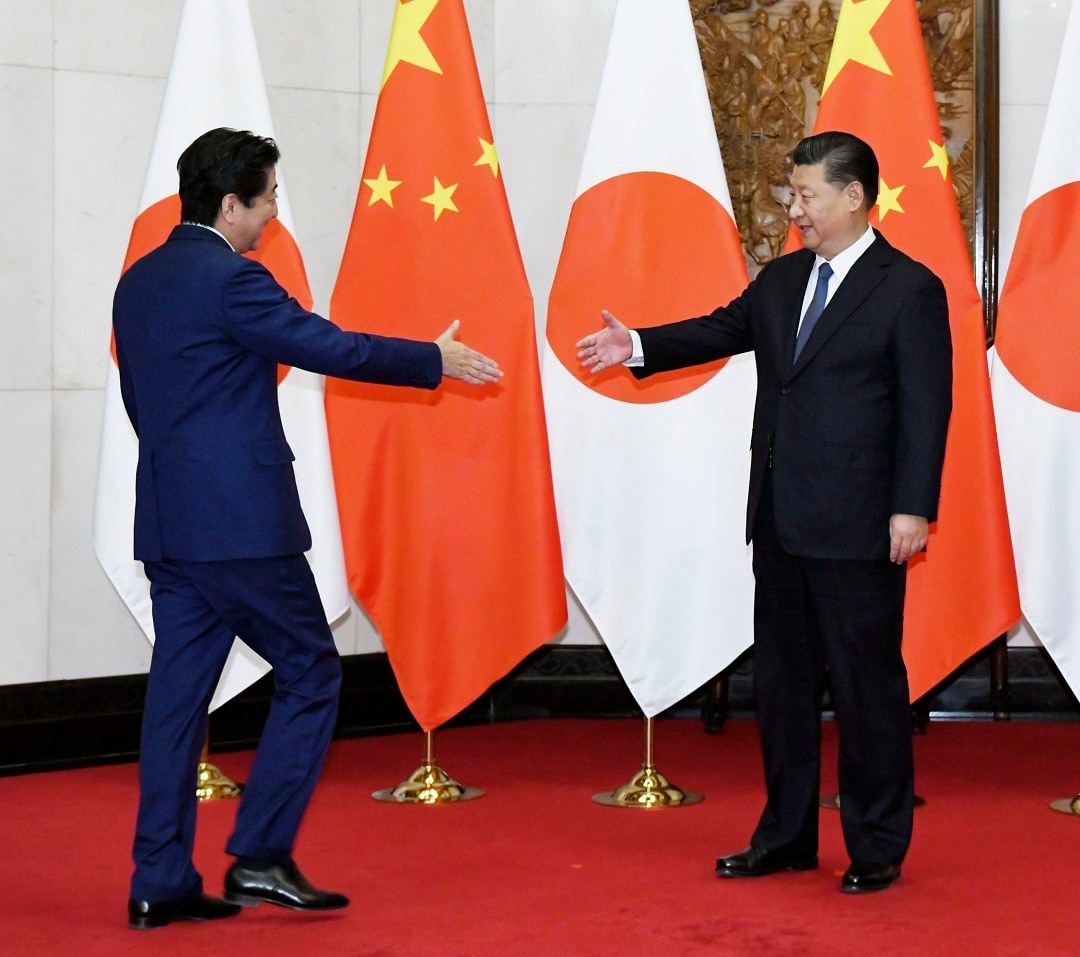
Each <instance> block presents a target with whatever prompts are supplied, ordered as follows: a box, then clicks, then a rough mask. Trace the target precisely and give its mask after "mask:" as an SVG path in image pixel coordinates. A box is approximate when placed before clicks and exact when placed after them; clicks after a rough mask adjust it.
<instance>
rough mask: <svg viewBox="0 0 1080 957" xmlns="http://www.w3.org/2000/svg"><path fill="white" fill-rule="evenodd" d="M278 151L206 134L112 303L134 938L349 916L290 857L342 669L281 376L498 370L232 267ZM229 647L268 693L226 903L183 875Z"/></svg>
mask: <svg viewBox="0 0 1080 957" xmlns="http://www.w3.org/2000/svg"><path fill="white" fill-rule="evenodd" d="M279 156H280V154H279V152H278V148H277V146H276V145H275V143H274V141H273V140H270V139H266V138H264V137H260V136H256V135H255V134H253V133H249V132H238V131H235V130H229V129H216V130H211V131H209V132H208V133H205V134H203V135H202V136H200V137H199V138H198V139H197V140H195V142H194V143H192V144H191V146H189V147H188V148H187V149H186V150H185V151H184V153H183V154H182V155H181V156H180V159H179V162H178V163H177V170H178V172H179V179H180V187H179V192H180V201H181V219H182V224H181V225H179V226H177V227H176V228H175V229H174V230H173V231H172V233H171V235H170V236H169V238H168V240H167V241H166V242H165V243H164V244H163V245H161V246H160V247H158V248H157V249H155V250H154V251H153V252H151V253H149V254H148V255H146V256H144V257H143V258H142V259H140V260H138V261H137V262H136V263H134V264H133V265H132V266H131V268H130V269H128V270H127V271H126V272H125V273H124V276H123V277H122V278H121V280H120V283H119V285H118V286H117V289H116V295H115V299H114V303H113V328H114V332H115V341H116V357H117V363H118V366H119V370H120V386H121V393H122V396H123V400H124V404H125V406H126V409H127V413H128V416H129V417H130V419H131V423H132V425H133V426H134V428H135V431H136V433H137V434H138V437H139V464H138V470H137V474H136V506H135V557H136V558H137V559H140V560H141V561H142V562H143V564H144V566H145V568H146V573H147V577H148V578H149V579H150V595H151V599H152V602H153V615H154V630H155V634H156V638H155V642H154V651H153V657H152V661H151V665H150V674H149V678H148V685H147V693H146V704H145V710H144V714H143V726H142V743H141V754H140V766H139V783H140V792H141V794H140V803H139V814H138V821H137V824H136V833H135V843H134V859H135V872H134V875H133V877H132V882H131V896H130V899H129V902H128V920H129V924H130V926H131V927H133V928H138V929H142V928H147V927H158V926H161V925H163V924H168V923H170V922H172V921H175V920H212V919H215V918H220V917H228V916H231V915H233V914H236V913H238V912H239V910H240V905H248V906H255V905H257V904H258V903H260V902H261V901H269V902H271V903H275V904H279V905H281V906H284V907H289V908H293V909H297V910H330V909H335V908H340V907H344V906H346V905H347V904H348V902H349V901H348V898H346V897H345V896H344V895H342V894H338V893H334V892H332V891H324V890H319V889H318V888H315V887H313V886H312V885H311V884H310V883H309V882H308V881H307V879H306V878H305V877H304V875H303V874H302V873H301V872H300V871H299V869H298V868H297V866H296V864H295V862H294V861H293V858H292V849H293V843H294V840H295V837H296V832H297V829H298V828H299V826H300V820H301V818H302V816H303V813H304V810H305V808H306V807H307V804H308V801H309V799H310V797H311V794H312V792H313V790H314V787H315V782H316V780H317V778H318V775H319V772H320V770H321V768H322V764H323V759H324V757H325V755H326V751H327V748H328V747H329V744H330V740H331V737H332V734H333V730H334V723H335V720H336V717H337V703H338V689H339V686H340V683H341V665H340V662H339V660H338V654H337V649H336V648H335V645H334V640H333V637H332V635H331V632H330V628H329V625H328V624H327V622H326V617H325V613H324V611H323V607H322V603H321V601H320V598H319V593H318V591H317V589H316V586H315V580H314V578H313V576H312V573H311V569H310V567H309V565H308V563H307V559H306V558H305V557H304V552H305V551H307V549H309V548H310V547H311V535H310V533H309V531H308V526H307V522H306V521H305V519H304V514H303V512H302V510H301V507H300V499H299V495H298V493H297V487H296V481H295V478H294V475H293V468H292V461H293V453H292V450H291V449H290V448H289V445H288V442H287V441H286V439H285V433H284V431H283V429H282V425H281V418H280V415H279V412H278V405H277V373H278V364H279V363H281V364H284V365H287V366H296V367H298V368H302V369H307V370H310V371H312V372H316V373H322V374H324V375H333V376H340V377H342V378H346V379H355V380H359V381H365V382H377V383H382V384H388V385H402V386H414V387H418V388H423V389H434V388H436V387H437V386H438V385H439V383H440V381H441V380H442V377H443V376H449V377H452V378H456V379H461V380H463V381H465V382H468V383H471V384H475V385H480V384H483V383H488V382H495V381H497V380H498V378H499V377H500V376H501V375H502V373H501V372H500V371H499V369H498V366H497V365H496V364H495V363H494V362H493V361H491V360H490V359H488V358H487V357H485V356H483V355H481V354H480V353H478V352H475V351H473V350H472V349H470V348H468V347H467V346H465V345H464V344H462V343H459V342H457V341H456V340H455V335H456V333H457V322H456V321H455V322H454V323H453V324H452V325H451V327H450V328H449V329H447V331H446V332H445V333H443V335H441V336H440V337H439V338H438V339H437V340H436V341H435V342H417V341H413V340H407V339H396V338H389V337H381V336H370V335H364V334H361V333H352V332H344V331H342V330H341V329H339V328H338V327H337V326H335V325H334V324H332V323H330V322H328V321H327V320H325V319H323V318H321V317H319V316H317V315H314V314H313V313H310V312H307V311H306V310H304V309H303V308H301V306H300V305H299V304H298V303H297V302H296V300H295V299H292V298H290V297H289V295H288V294H287V293H286V292H285V290H284V289H282V287H281V286H280V285H278V283H277V282H276V281H275V280H274V278H273V277H272V276H271V275H270V273H269V272H268V271H267V270H266V269H265V268H264V267H263V266H261V265H260V264H258V263H256V262H254V261H253V260H251V259H248V258H245V257H244V256H243V255H242V254H243V253H246V252H248V251H250V250H253V249H255V248H256V247H257V246H258V243H259V238H260V236H261V235H262V232H263V230H264V229H265V227H266V225H267V224H268V223H269V222H270V220H271V219H273V218H274V217H275V216H276V215H277V199H276V195H277V176H276V172H275V167H276V165H277V162H278V159H279ZM234 636H239V637H241V638H242V639H243V640H244V641H245V642H246V643H247V644H248V645H249V646H250V647H251V648H252V649H254V650H255V651H256V652H257V653H258V654H260V655H262V657H263V658H265V659H266V660H267V661H269V662H270V664H271V665H272V666H273V674H274V685H275V694H274V700H273V703H272V705H271V708H270V714H269V717H268V719H267V722H266V726H265V728H264V731H263V735H262V738H261V741H260V744H259V747H258V750H257V752H256V755H255V761H254V764H253V766H252V768H251V773H250V775H249V777H248V781H247V785H246V787H245V789H244V793H243V797H242V799H241V801H240V806H239V809H238V812H237V816H236V825H235V829H234V831H233V834H232V836H231V837H230V839H229V842H228V845H227V851H228V852H229V853H230V854H232V855H234V856H235V858H236V861H235V863H234V864H233V865H232V866H231V867H230V869H229V871H228V873H227V875H226V878H225V898H226V899H225V900H222V899H221V898H217V897H211V896H208V895H205V894H204V893H203V885H202V878H201V877H200V875H199V874H198V872H197V871H196V870H195V867H194V864H193V863H192V856H191V855H192V846H193V842H194V835H195V812H196V796H195V788H196V774H197V767H198V761H199V756H200V753H201V749H202V745H203V742H204V740H205V737H206V726H207V708H208V706H209V703H210V699H211V696H212V694H213V691H214V688H215V686H216V684H217V681H218V678H219V677H220V675H221V671H222V669H223V667H224V665H225V661H226V658H227V656H228V653H229V650H230V648H231V646H232V643H233V638H234Z"/></svg>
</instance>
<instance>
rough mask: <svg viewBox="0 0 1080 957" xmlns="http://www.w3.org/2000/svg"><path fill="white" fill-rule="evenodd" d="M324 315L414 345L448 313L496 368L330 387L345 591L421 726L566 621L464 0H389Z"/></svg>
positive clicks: (517, 275) (525, 328) (550, 502)
mask: <svg viewBox="0 0 1080 957" xmlns="http://www.w3.org/2000/svg"><path fill="white" fill-rule="evenodd" d="M330 314H331V318H332V319H333V320H334V321H335V322H337V323H338V324H339V325H341V326H342V327H343V328H345V329H356V330H364V331H366V332H374V333H380V334H383V335H396V336H404V337H408V338H413V339H429V340H430V339H435V338H436V337H437V336H438V335H439V334H440V333H442V332H443V331H444V330H445V329H446V327H447V326H449V325H450V323H451V321H452V320H454V319H460V320H461V338H462V339H463V340H464V341H466V342H468V343H469V345H471V346H473V347H474V348H476V349H478V350H479V351H481V352H483V353H485V354H487V355H489V356H491V357H492V358H494V359H495V360H496V361H498V362H499V364H500V366H501V367H502V369H503V370H504V372H505V377H504V378H503V380H502V381H501V382H500V383H499V384H498V385H488V386H484V387H481V388H475V387H472V386H467V385H464V384H462V383H459V382H455V381H451V380H444V382H443V384H442V386H441V387H440V388H439V389H437V390H435V391H434V392H426V391H421V390H419V389H400V388H398V389H393V388H388V387H385V386H374V385H368V384H359V383H346V382H340V381H336V380H334V381H330V382H328V383H327V390H326V412H327V423H328V427H329V432H330V446H331V456H332V459H333V466H334V477H335V480H336V485H337V492H338V505H339V511H340V515H341V524H342V537H343V542H344V547H345V561H346V569H347V571H348V576H349V584H350V586H351V587H352V590H353V592H354V593H355V595H356V596H357V598H358V599H359V601H360V602H361V603H362V604H363V606H364V608H365V609H366V610H367V612H368V613H369V614H370V615H371V618H372V619H373V621H374V623H375V626H376V627H377V628H378V630H379V633H380V635H381V636H382V639H383V642H384V644H385V645H386V649H387V652H388V653H389V656H390V663H391V666H392V667H393V669H394V673H395V675H396V676H397V680H398V684H399V686H400V687H401V691H402V694H403V696H404V698H405V701H406V702H407V703H408V705H409V708H410V709H411V710H412V713H413V715H414V716H415V718H416V720H417V721H418V722H419V723H420V725H421V727H422V728H424V730H431V729H432V728H434V727H436V726H438V725H440V724H442V723H443V722H445V721H446V720H448V719H449V718H451V717H453V715H454V714H456V713H457V712H458V711H460V710H461V709H462V708H463V707H465V706H466V705H468V704H469V703H470V702H471V701H473V700H474V699H475V698H476V697H477V696H479V695H480V694H482V693H483V692H484V690H485V689H487V687H488V686H489V685H490V684H491V683H492V682H493V681H494V680H495V679H497V678H499V677H501V676H502V675H504V674H506V672H507V671H509V670H510V668H512V667H513V666H514V665H515V664H517V663H518V662H519V661H520V660H521V659H522V658H523V657H524V656H525V655H526V654H528V653H529V652H530V651H533V650H534V649H536V648H537V647H539V646H540V645H542V644H543V643H544V642H546V641H548V640H549V639H551V638H552V637H553V636H554V635H555V634H556V633H557V632H558V631H559V630H560V629H561V628H562V627H563V625H564V624H565V623H566V589H565V585H564V583H563V575H562V558H561V554H560V548H559V537H558V529H557V525H556V521H555V504H554V494H553V492H552V485H551V467H550V463H549V457H548V445H547V435H546V428H545V423H544V412H543V405H542V402H541V397H540V376H539V363H538V360H537V350H536V332H535V326H534V318H533V307H532V295H531V293H530V291H529V286H528V282H527V280H526V278H525V271H524V267H523V265H522V262H521V254H520V252H519V251H518V246H517V239H516V237H515V235H514V228H513V224H512V222H511V220H510V211H509V207H508V205H507V202H506V194H505V191H504V189H503V183H502V170H501V168H500V166H499V159H498V155H497V153H496V151H495V146H494V142H493V139H492V135H491V127H490V125H489V123H488V118H487V110H486V108H485V106H484V97H483V92H482V90H481V88H480V79H479V76H478V75H477V71H476V62H475V59H474V57H473V51H472V41H471V38H470V36H469V28H468V24H467V22H466V19H465V11H464V7H463V5H462V0H411V2H402V3H399V4H398V5H397V9H396V12H395V16H394V25H393V29H392V32H391V37H390V49H389V52H388V54H387V58H386V69H385V72H384V74H383V81H382V89H381V91H380V94H379V101H378V105H377V107H376V112H375V122H374V127H373V129H372V134H371V143H370V145H369V147H368V154H367V160H366V162H365V164H364V169H363V172H362V174H361V184H360V189H359V194H358V196H357V199H356V208H355V212H354V214H353V221H352V227H351V229H350V231H349V238H348V241H347V243H346V246H345V253H344V257H343V259H342V263H341V270H340V272H339V274H338V279H337V283H336V285H335V287H334V293H333V297H332V298H331V304H330Z"/></svg>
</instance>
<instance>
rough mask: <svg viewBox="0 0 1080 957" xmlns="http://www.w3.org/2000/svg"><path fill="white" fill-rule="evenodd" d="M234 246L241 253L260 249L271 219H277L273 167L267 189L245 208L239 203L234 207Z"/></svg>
mask: <svg viewBox="0 0 1080 957" xmlns="http://www.w3.org/2000/svg"><path fill="white" fill-rule="evenodd" d="M234 210H235V212H234V215H235V217H236V218H235V222H234V223H233V236H232V241H233V246H234V247H235V248H236V251H237V252H239V253H246V252H250V251H251V250H253V249H258V248H259V239H260V238H261V237H262V234H263V230H264V229H266V226H267V224H268V223H269V222H270V220H271V219H276V218H277V214H278V208H277V170H276V169H275V168H274V167H271V168H270V169H269V170H268V171H267V174H266V189H264V190H263V191H262V192H261V193H260V194H259V195H258V196H256V197H255V198H254V199H253V200H252V201H251V205H250V206H245V205H244V204H243V203H241V202H239V201H237V203H236V205H235V207H234Z"/></svg>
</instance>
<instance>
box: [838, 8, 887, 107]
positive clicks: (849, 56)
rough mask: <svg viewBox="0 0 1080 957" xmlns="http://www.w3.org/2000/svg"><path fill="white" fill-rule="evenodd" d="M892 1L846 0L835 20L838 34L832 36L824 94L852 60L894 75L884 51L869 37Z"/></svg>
mask: <svg viewBox="0 0 1080 957" xmlns="http://www.w3.org/2000/svg"><path fill="white" fill-rule="evenodd" d="M891 2H892V0H861V2H860V3H855V2H854V0H843V3H842V4H841V6H840V16H839V17H838V18H837V20H836V35H835V37H834V38H833V45H832V51H831V52H830V53H829V67H828V69H827V70H826V72H825V85H824V86H823V87H822V88H821V95H822V96H824V95H825V93H826V92H827V91H828V89H829V87H830V86H831V85H832V81H833V80H835V79H836V77H837V76H838V75H839V73H840V71H841V70H842V69H844V67H845V66H847V64H848V63H849V62H852V61H853V62H855V63H861V64H862V65H863V66H868V67H870V69H871V70H877V71H878V72H879V73H884V74H886V75H887V76H892V70H890V69H889V64H888V63H886V62H885V57H883V56H882V55H881V50H880V49H878V45H877V44H876V43H875V42H874V38H873V37H872V36H870V31H871V30H873V29H874V26H875V24H876V23H877V22H878V20H880V19H881V15H882V14H883V13H884V12H885V10H886V9H887V8H888V6H889V4H890V3H891Z"/></svg>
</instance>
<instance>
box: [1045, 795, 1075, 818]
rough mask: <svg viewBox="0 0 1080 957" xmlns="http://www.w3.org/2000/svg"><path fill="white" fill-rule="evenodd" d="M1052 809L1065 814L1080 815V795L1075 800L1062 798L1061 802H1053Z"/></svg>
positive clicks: (1051, 803)
mask: <svg viewBox="0 0 1080 957" xmlns="http://www.w3.org/2000/svg"><path fill="white" fill-rule="evenodd" d="M1050 807H1052V808H1053V809H1054V810H1055V811H1061V812H1062V813H1063V814H1077V815H1080V794H1078V795H1076V797H1074V798H1062V799H1061V800H1060V801H1051V802H1050Z"/></svg>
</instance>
